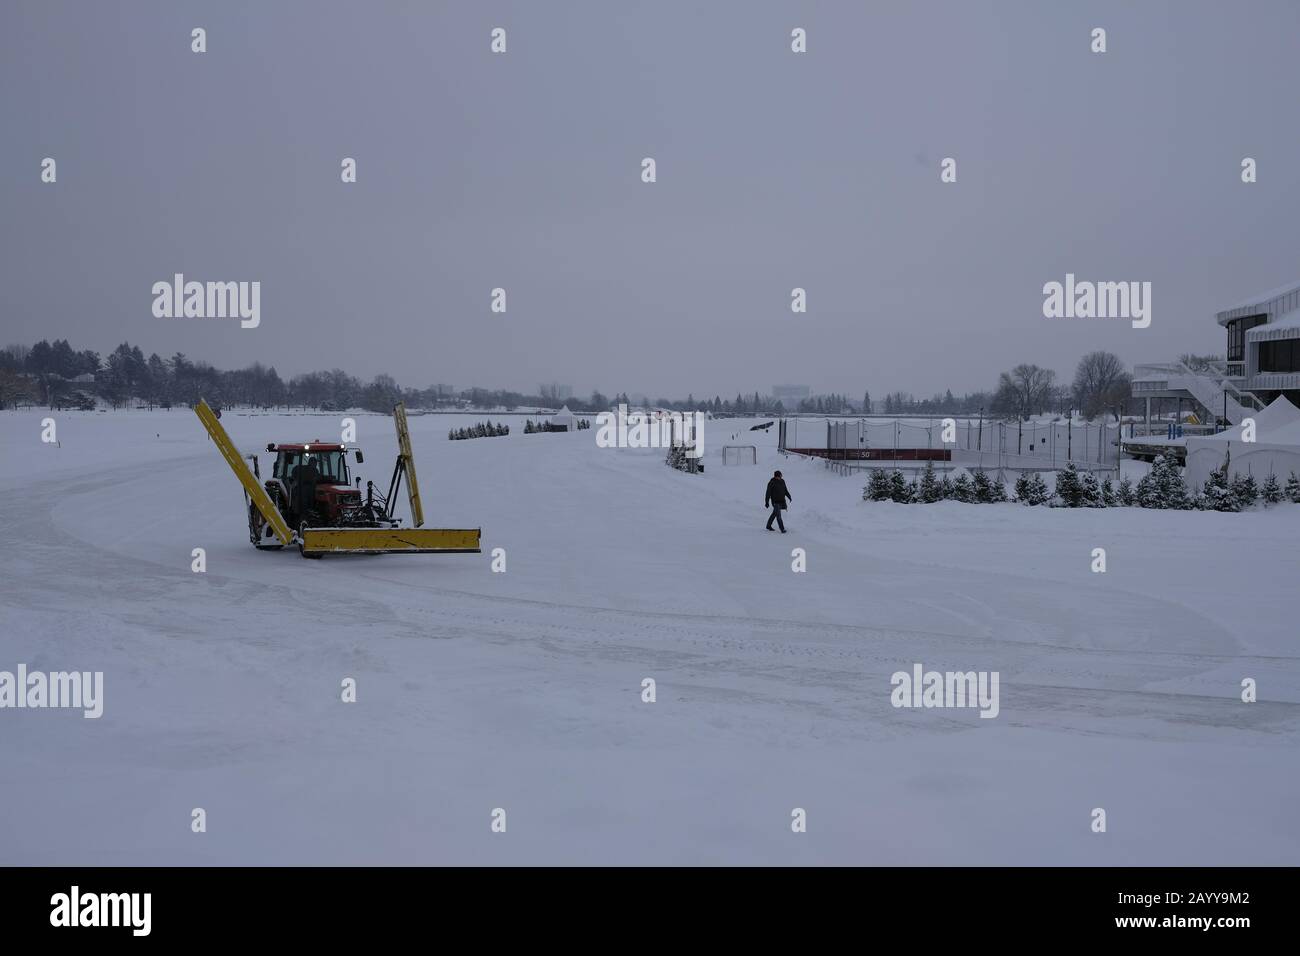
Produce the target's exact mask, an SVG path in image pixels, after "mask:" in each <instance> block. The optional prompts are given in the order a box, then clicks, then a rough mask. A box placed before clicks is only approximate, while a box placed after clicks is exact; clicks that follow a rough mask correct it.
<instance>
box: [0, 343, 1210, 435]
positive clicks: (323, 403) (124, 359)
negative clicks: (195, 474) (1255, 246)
mask: <svg viewBox="0 0 1300 956" xmlns="http://www.w3.org/2000/svg"><path fill="white" fill-rule="evenodd" d="M1184 358H1185V359H1187V360H1188V361H1189V362H1190V361H1192V360H1195V361H1198V362H1202V363H1203V364H1207V366H1208V365H1210V364H1212V363H1213V362H1214V360H1215V357H1214V356H1185V357H1184ZM1129 390H1130V376H1129V373H1128V371H1127V369H1125V367H1124V364H1123V362H1121V361H1120V359H1119V358H1118V357H1116V356H1115V355H1113V354H1111V353H1109V352H1092V353H1089V354H1088V355H1085V356H1084V357H1083V358H1082V359H1080V361H1079V364H1078V366H1077V368H1076V369H1075V375H1074V379H1073V381H1072V382H1071V383H1070V384H1068V385H1060V384H1057V382H1056V373H1055V372H1053V371H1051V370H1050V369H1045V368H1041V367H1039V366H1037V365H1032V364H1021V365H1017V366H1016V367H1015V368H1013V369H1011V370H1009V371H1007V372H1003V373H1002V374H1001V375H1000V377H999V379H998V383H997V387H996V388H994V389H993V390H992V391H987V392H985V391H980V392H969V393H967V394H964V395H962V396H960V397H958V396H955V395H953V393H952V391H951V390H949V391H947V392H944V393H935V394H934V395H933V396H931V397H930V398H928V399H918V398H915V397H913V396H912V395H911V394H909V393H906V392H892V393H890V394H889V395H886V396H885V398H884V400H883V401H872V398H871V394H870V392H864V393H863V395H862V398H861V399H860V400H851V399H850V398H849V397H848V396H846V395H840V394H836V393H831V394H829V395H817V396H813V397H810V398H807V399H804V400H802V401H800V402H799V403H798V405H797V406H796V407H794V408H787V407H786V406H785V405H784V404H783V403H782V402H781V401H779V400H777V399H774V398H772V397H770V396H764V395H762V394H760V393H759V392H754V393H753V394H752V395H744V394H739V393H738V394H737V395H736V396H735V398H733V399H724V398H722V397H721V396H719V395H715V396H714V397H713V398H711V399H710V398H700V399H697V398H696V397H695V396H694V395H693V394H692V395H687V396H686V398H685V399H684V400H678V399H670V398H657V399H655V400H654V401H653V402H649V401H648V400H646V399H644V397H643V396H638V398H637V400H636V401H633V400H632V399H631V398H629V397H628V394H627V393H626V392H622V393H618V394H615V395H613V396H612V397H610V396H606V395H604V394H602V393H601V392H599V391H593V392H592V393H591V395H590V396H588V397H587V398H585V399H584V398H581V397H577V396H573V397H568V396H567V392H566V393H565V395H566V397H565V398H564V399H563V401H564V402H565V404H567V405H568V406H569V407H570V408H571V409H572V410H573V411H575V412H579V413H587V414H590V413H595V412H601V411H606V410H608V409H610V408H613V407H617V406H618V405H626V406H628V407H629V408H635V407H639V406H641V405H644V404H650V405H651V406H652V407H655V408H661V409H665V410H672V411H681V412H688V411H689V412H694V411H702V412H710V413H712V414H713V415H714V416H761V415H785V414H789V413H792V412H804V413H812V414H825V415H843V414H862V413H867V414H870V413H876V414H879V413H882V412H883V413H884V414H887V415H902V414H916V415H940V414H942V415H975V414H977V413H981V412H982V413H983V414H986V415H990V416H995V417H1003V418H1019V417H1028V416H1030V415H1035V414H1040V413H1042V412H1067V411H1070V410H1075V411H1082V412H1083V414H1084V415H1085V416H1087V417H1093V416H1095V415H1097V414H1100V413H1101V412H1103V411H1106V412H1113V411H1115V410H1117V409H1118V408H1121V407H1122V406H1123V405H1124V403H1125V402H1126V401H1127V400H1128V398H1129ZM559 396H560V390H559V387H558V386H556V385H539V386H538V387H537V393H536V394H531V395H530V394H524V393H522V392H514V391H510V390H508V389H487V388H477V387H475V388H463V389H459V390H455V389H452V388H451V387H450V386H447V385H430V386H429V387H428V388H423V389H419V388H404V387H402V386H400V385H398V383H397V381H396V380H395V379H394V378H393V377H392V376H391V375H377V376H375V377H374V378H373V379H372V380H371V381H369V382H363V381H361V380H360V379H358V378H356V377H355V376H352V375H349V374H348V373H347V372H344V371H342V370H341V369H331V370H330V371H318V372H307V373H305V374H303V375H295V376H293V377H292V378H290V379H288V380H287V381H286V380H285V379H282V378H281V377H280V374H279V373H278V372H277V371H276V369H275V366H265V365H262V364H261V363H260V362H255V363H253V364H252V365H250V366H248V367H247V368H243V369H236V370H230V371H224V370H221V369H217V368H214V367H213V366H211V365H209V364H208V363H207V362H202V361H196V360H193V359H190V358H189V357H187V356H186V355H185V354H184V353H183V352H177V353H176V354H175V355H172V356H171V357H170V358H163V357H162V356H160V355H158V354H157V353H156V352H155V353H153V354H151V355H149V356H146V355H145V354H144V352H143V351H142V350H141V348H140V347H139V346H138V345H131V344H130V343H128V342H123V343H122V344H121V345H119V346H118V347H117V348H115V349H114V350H113V351H112V352H110V353H109V354H108V355H107V356H101V355H100V354H99V353H98V352H95V351H92V350H89V349H85V350H80V351H78V350H76V349H74V348H73V347H72V345H71V344H69V342H68V341H67V340H66V339H56V340H55V341H53V342H49V341H44V340H42V341H40V342H37V343H36V344H35V345H32V346H26V345H9V346H7V347H5V348H4V349H3V350H0V408H4V407H11V406H16V405H22V404H42V405H48V406H50V407H52V408H54V407H93V406H94V404H95V403H96V401H103V402H107V403H108V404H110V405H112V406H113V407H121V406H123V405H132V404H140V405H147V406H149V407H163V408H168V407H170V406H172V405H193V404H194V403H195V402H197V401H198V400H199V399H200V398H206V399H207V400H208V402H209V403H210V404H213V405H217V406H223V405H243V406H252V407H260V408H311V409H317V410H320V411H344V410H346V409H349V408H361V409H365V410H367V411H373V412H388V411H390V410H391V409H392V407H393V405H395V404H396V403H397V402H399V401H401V402H405V403H406V405H407V407H409V408H416V409H433V410H436V409H447V410H454V409H460V408H501V409H504V410H506V411H513V410H514V409H516V408H525V409H526V408H530V407H531V408H554V407H555V406H556V405H557V404H559Z"/></svg>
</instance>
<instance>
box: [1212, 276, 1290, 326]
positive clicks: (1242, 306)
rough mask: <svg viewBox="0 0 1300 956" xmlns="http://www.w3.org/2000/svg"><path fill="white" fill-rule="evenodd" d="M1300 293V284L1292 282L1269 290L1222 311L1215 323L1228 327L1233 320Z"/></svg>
mask: <svg viewBox="0 0 1300 956" xmlns="http://www.w3.org/2000/svg"><path fill="white" fill-rule="evenodd" d="M1293 292H1300V282H1292V283H1290V284H1288V285H1283V286H1278V287H1277V288H1276V289H1269V290H1268V291H1267V292H1261V293H1259V294H1258V295H1253V296H1251V297H1250V298H1249V299H1242V300H1241V301H1240V302H1237V303H1236V304H1234V305H1230V306H1228V307H1227V308H1226V309H1220V310H1219V311H1218V312H1216V313H1215V321H1217V322H1218V323H1219V324H1220V325H1227V323H1229V322H1231V321H1232V320H1233V319H1238V318H1242V317H1244V316H1246V315H1251V314H1253V313H1255V312H1258V311H1259V310H1260V309H1261V308H1263V306H1265V305H1266V304H1268V303H1269V302H1274V301H1275V300H1277V299H1280V298H1281V297H1283V296H1285V295H1288V294H1289V293H1293Z"/></svg>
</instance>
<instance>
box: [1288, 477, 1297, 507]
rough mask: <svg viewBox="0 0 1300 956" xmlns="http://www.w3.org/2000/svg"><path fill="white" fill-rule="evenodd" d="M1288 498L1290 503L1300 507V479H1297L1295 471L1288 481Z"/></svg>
mask: <svg viewBox="0 0 1300 956" xmlns="http://www.w3.org/2000/svg"><path fill="white" fill-rule="evenodd" d="M1286 497H1287V500H1288V501H1292V502H1294V503H1296V504H1298V505H1300V478H1297V477H1296V473H1295V472H1294V471H1293V472H1291V477H1290V478H1288V479H1287V480H1286Z"/></svg>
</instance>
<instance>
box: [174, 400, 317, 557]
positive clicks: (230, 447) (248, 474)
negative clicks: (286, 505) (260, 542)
mask: <svg viewBox="0 0 1300 956" xmlns="http://www.w3.org/2000/svg"><path fill="white" fill-rule="evenodd" d="M194 411H195V413H196V414H197V415H198V416H199V421H201V422H202V423H203V427H204V428H206V429H207V430H208V434H209V435H210V436H211V437H212V443H213V444H214V445H216V446H217V450H218V451H220V452H221V457H222V458H224V459H226V464H228V465H229V466H230V470H231V471H233V472H234V473H235V477H236V478H238V479H239V483H240V484H241V485H243V486H244V491H245V492H246V493H247V494H248V497H249V498H251V499H252V501H253V504H254V505H256V506H257V510H258V511H260V512H261V513H262V517H263V518H264V519H265V520H266V523H267V524H269V525H270V526H271V529H272V530H273V531H274V532H275V536H276V537H277V538H279V539H280V543H281V544H288V543H289V539H290V538H291V537H292V536H293V532H291V531H290V530H289V526H288V525H287V524H285V523H284V518H283V517H282V516H281V515H280V511H279V509H278V508H276V506H275V503H274V502H272V501H271V496H270V495H268V494H267V493H266V489H265V488H263V487H262V486H261V485H259V484H258V483H257V478H256V476H254V474H253V472H252V469H250V468H249V467H248V465H247V463H246V462H245V461H244V459H243V458H241V457H240V455H239V449H238V448H236V447H235V443H234V442H232V441H231V440H230V436H229V435H227V434H226V430H225V428H223V427H222V425H221V421H220V420H219V419H218V418H217V416H216V413H215V412H213V411H212V409H211V408H209V407H208V403H207V402H205V401H204V400H203V399H199V403H198V404H197V405H195V406H194Z"/></svg>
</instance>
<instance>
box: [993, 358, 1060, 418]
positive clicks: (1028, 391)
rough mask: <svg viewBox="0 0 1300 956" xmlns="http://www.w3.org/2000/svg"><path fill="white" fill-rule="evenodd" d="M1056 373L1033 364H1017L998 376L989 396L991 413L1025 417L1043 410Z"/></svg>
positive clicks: (1048, 402)
mask: <svg viewBox="0 0 1300 956" xmlns="http://www.w3.org/2000/svg"><path fill="white" fill-rule="evenodd" d="M1055 381H1056V373H1055V372H1053V371H1052V370H1051V369H1047V368H1040V367H1039V366H1037V365H1028V364H1023V363H1022V364H1020V365H1017V366H1016V367H1015V368H1013V369H1012V370H1011V371H1009V372H1003V373H1002V374H1001V375H999V376H998V388H997V391H996V392H995V393H994V395H993V408H992V410H993V412H994V413H996V414H1002V415H1014V416H1015V417H1017V418H1028V417H1029V416H1030V415H1035V414H1037V413H1039V412H1041V411H1044V410H1045V409H1046V408H1047V407H1048V405H1049V404H1050V403H1051V400H1052V384H1053V383H1054V382H1055Z"/></svg>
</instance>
